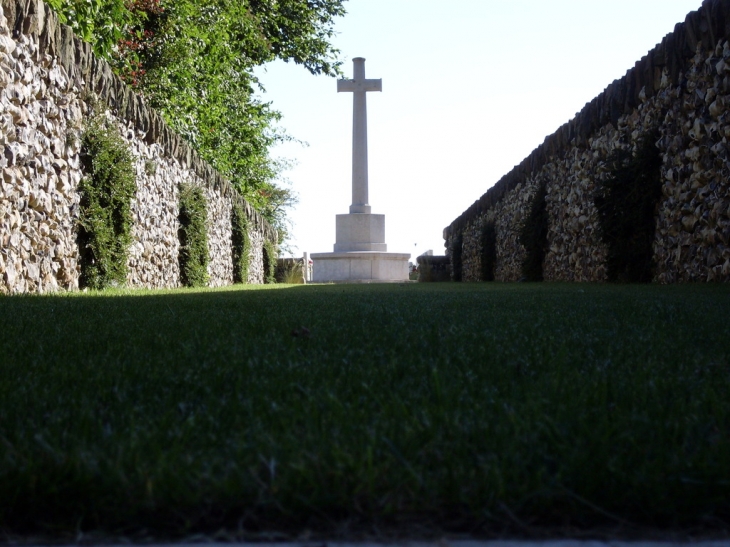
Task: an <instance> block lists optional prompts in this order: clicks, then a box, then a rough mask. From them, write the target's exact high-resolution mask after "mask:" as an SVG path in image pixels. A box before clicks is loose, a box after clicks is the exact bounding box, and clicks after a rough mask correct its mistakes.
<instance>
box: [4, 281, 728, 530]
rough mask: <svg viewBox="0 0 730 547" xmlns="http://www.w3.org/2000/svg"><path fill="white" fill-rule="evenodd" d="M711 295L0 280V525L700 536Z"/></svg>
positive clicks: (721, 490) (716, 458) (723, 311)
mask: <svg viewBox="0 0 730 547" xmlns="http://www.w3.org/2000/svg"><path fill="white" fill-rule="evenodd" d="M728 309H730V287H727V286H673V287H657V286H641V287H637V286H614V285H551V284H541V285H528V284H515V285H502V284H441V285H417V284H410V285H408V284H404V285H347V286H344V285H326V286H321V285H307V286H302V285H298V286H295V287H276V286H273V287H272V286H266V287H263V288H255V289H254V288H250V287H241V288H238V287H234V288H228V289H224V290H180V291H170V292H162V293H158V292H149V293H148V292H136V291H134V292H124V291H119V292H112V293H98V294H94V293H87V294H73V295H60V296H14V297H3V298H0V355H1V356H2V359H0V461H1V462H2V465H0V530H2V531H5V532H7V533H35V532H39V531H41V532H44V533H51V534H61V535H64V534H65V536H64V537H71V536H74V535H75V534H76V533H77V532H78V531H79V530H83V531H93V530H101V531H104V532H106V533H121V534H132V535H134V534H137V535H139V534H144V533H149V534H153V535H155V536H158V537H180V536H183V535H187V534H193V533H212V532H214V531H216V530H219V529H221V528H223V529H225V530H226V534H230V536H226V537H236V538H239V539H240V538H251V537H257V536H255V534H256V533H257V532H260V531H262V530H271V529H274V530H279V531H283V532H286V533H287V534H292V535H294V536H296V535H297V534H298V533H299V532H301V531H302V530H305V529H309V530H313V531H314V532H315V533H322V534H325V535H327V534H329V535H330V537H331V536H332V534H335V532H336V531H337V530H343V529H348V528H347V526H350V527H355V528H357V529H359V530H370V531H372V530H373V529H375V527H385V528H386V529H390V530H399V529H400V530H404V529H405V530H411V531H413V530H430V531H432V532H433V533H438V532H441V531H444V530H445V531H451V532H470V533H475V534H478V535H490V534H496V533H500V531H504V530H510V531H513V532H514V531H517V532H519V533H520V534H530V533H534V534H539V533H540V530H545V529H550V528H551V527H556V526H557V527H568V528H567V529H574V530H586V529H595V528H594V527H596V526H620V527H622V529H624V530H629V531H630V530H634V532H636V531H637V530H643V529H645V528H644V527H655V528H664V529H674V530H678V529H679V530H686V529H690V528H697V529H699V528H702V527H704V528H705V529H709V530H711V531H712V530H714V531H715V532H717V531H718V530H721V529H722V527H723V526H725V523H726V522H727V521H728V519H729V518H730V502H729V501H728V500H730V324H729V322H728V321H727V310H728ZM343 526H344V528H343ZM350 529H352V528H350ZM561 529H564V528H561ZM429 533H431V532H429ZM237 534H238V535H237ZM247 534H248V535H247ZM252 534H253V535H252ZM137 537H140V536H137Z"/></svg>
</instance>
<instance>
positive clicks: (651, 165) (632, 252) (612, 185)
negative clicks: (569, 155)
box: [594, 131, 662, 283]
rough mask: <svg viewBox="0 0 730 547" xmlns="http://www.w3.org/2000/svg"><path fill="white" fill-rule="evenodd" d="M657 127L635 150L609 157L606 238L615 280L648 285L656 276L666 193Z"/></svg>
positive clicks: (604, 191)
mask: <svg viewBox="0 0 730 547" xmlns="http://www.w3.org/2000/svg"><path fill="white" fill-rule="evenodd" d="M657 138H658V134H657V132H656V131H652V132H648V133H645V134H644V135H642V136H641V137H640V138H639V140H638V142H637V146H636V152H635V153H634V154H632V153H631V152H629V151H628V150H616V151H614V152H613V153H612V154H611V156H609V158H608V169H609V174H610V175H609V177H608V178H607V179H606V180H605V181H603V182H602V183H600V184H599V186H598V189H597V192H596V195H595V198H594V203H595V205H596V209H598V222H599V228H600V236H601V240H602V241H603V242H604V243H605V244H606V246H607V247H608V254H607V257H606V270H607V276H608V280H609V281H623V282H633V283H648V282H650V281H651V280H652V276H653V268H654V262H653V250H652V244H653V242H654V235H655V231H656V221H655V216H656V209H657V205H658V203H659V198H660V197H661V194H662V181H661V167H662V157H661V154H660V152H659V149H658V148H657V147H656V145H655V144H654V143H655V142H656V140H657Z"/></svg>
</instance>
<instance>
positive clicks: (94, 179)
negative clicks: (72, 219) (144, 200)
mask: <svg viewBox="0 0 730 547" xmlns="http://www.w3.org/2000/svg"><path fill="white" fill-rule="evenodd" d="M80 157H81V165H82V169H83V173H84V176H83V178H82V179H81V182H80V183H79V193H80V196H81V200H80V209H79V220H78V225H77V228H78V230H77V243H78V246H79V263H80V266H81V275H80V278H79V284H80V286H82V287H89V288H92V289H103V288H106V287H109V286H115V285H123V284H124V283H125V282H126V280H127V257H128V250H129V246H130V244H131V243H132V212H131V202H132V198H133V197H134V194H135V192H136V190H137V184H136V180H135V170H134V163H133V159H132V154H131V153H130V151H129V147H128V146H127V143H126V142H125V141H124V139H122V137H121V136H120V135H119V133H118V132H117V130H116V128H114V127H113V126H112V125H111V123H110V122H108V121H107V120H106V119H104V118H103V117H102V116H95V117H93V118H91V120H90V121H89V122H88V123H87V125H86V127H85V129H84V131H83V133H82V135H81V154H80Z"/></svg>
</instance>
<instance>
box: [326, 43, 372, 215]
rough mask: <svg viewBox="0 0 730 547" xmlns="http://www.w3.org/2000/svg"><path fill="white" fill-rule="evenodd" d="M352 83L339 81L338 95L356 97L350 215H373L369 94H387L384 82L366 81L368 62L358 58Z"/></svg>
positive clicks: (353, 115)
mask: <svg viewBox="0 0 730 547" xmlns="http://www.w3.org/2000/svg"><path fill="white" fill-rule="evenodd" d="M352 64H353V65H354V70H353V78H352V80H337V92H338V93H340V92H342V91H345V92H351V93H352V205H350V213H370V205H369V204H368V112H367V103H366V101H365V93H366V92H368V91H383V80H381V79H377V80H366V79H365V59H363V58H362V57H355V58H354V59H353V60H352Z"/></svg>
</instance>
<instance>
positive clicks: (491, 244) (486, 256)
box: [480, 221, 497, 281]
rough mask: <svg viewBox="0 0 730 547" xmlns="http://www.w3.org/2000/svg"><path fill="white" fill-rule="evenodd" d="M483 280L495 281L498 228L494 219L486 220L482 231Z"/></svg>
mask: <svg viewBox="0 0 730 547" xmlns="http://www.w3.org/2000/svg"><path fill="white" fill-rule="evenodd" d="M480 243H481V266H482V281H494V269H495V268H496V266H497V228H496V226H495V224H494V221H491V222H485V223H484V226H482V233H481V240H480Z"/></svg>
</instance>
